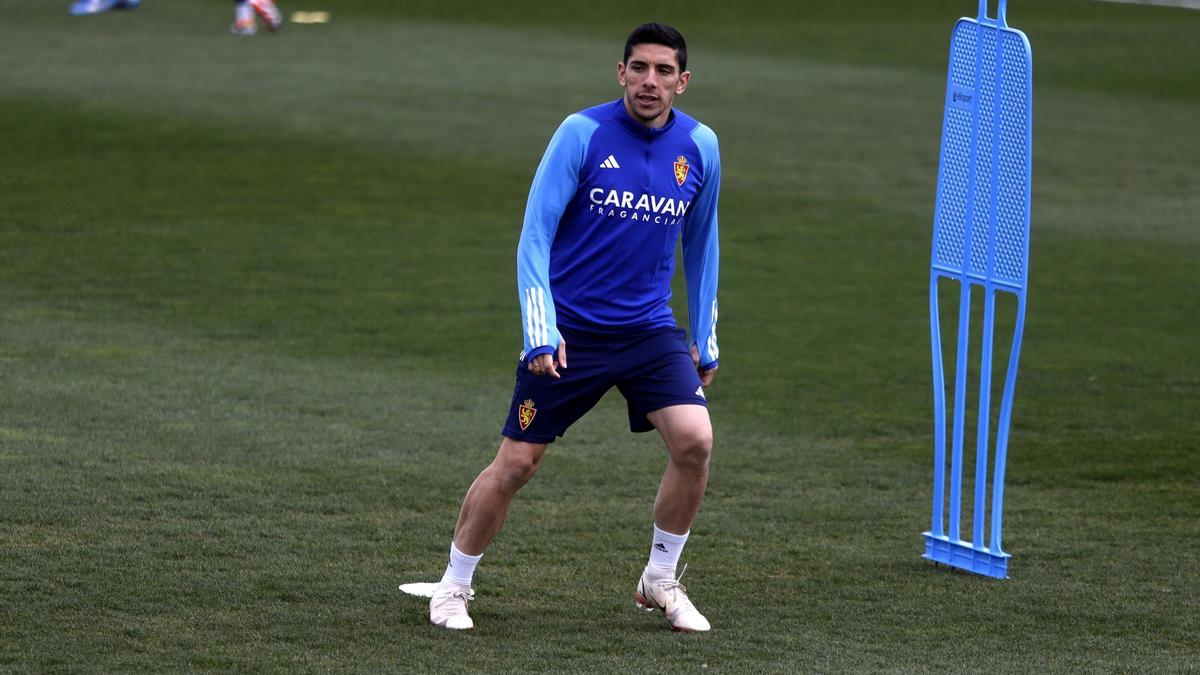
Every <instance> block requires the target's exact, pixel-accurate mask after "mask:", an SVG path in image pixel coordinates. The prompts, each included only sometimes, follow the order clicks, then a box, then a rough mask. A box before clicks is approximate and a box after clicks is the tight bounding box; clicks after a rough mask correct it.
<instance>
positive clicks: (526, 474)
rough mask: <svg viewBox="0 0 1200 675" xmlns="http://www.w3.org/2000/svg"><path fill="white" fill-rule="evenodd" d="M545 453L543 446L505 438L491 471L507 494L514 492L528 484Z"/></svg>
mask: <svg viewBox="0 0 1200 675" xmlns="http://www.w3.org/2000/svg"><path fill="white" fill-rule="evenodd" d="M545 452H546V446H545V444H538V443H526V442H524V441H515V440H513V439H511V438H505V439H504V441H503V442H502V443H501V444H500V452H498V453H497V454H496V459H495V461H493V462H492V467H493V469H494V470H495V471H496V472H497V474H498V475H497V478H498V480H499V481H500V485H501V486H502V488H503V489H504V490H506V491H508V492H516V491H517V490H519V489H521V486H523V485H525V484H526V483H528V482H529V479H531V478H533V475H534V474H535V473H537V470H538V466H540V465H541V463H542V455H543V454H545Z"/></svg>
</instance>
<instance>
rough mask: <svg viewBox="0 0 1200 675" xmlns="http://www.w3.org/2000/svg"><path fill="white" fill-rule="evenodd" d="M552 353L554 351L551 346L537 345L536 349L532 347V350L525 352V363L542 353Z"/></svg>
mask: <svg viewBox="0 0 1200 675" xmlns="http://www.w3.org/2000/svg"><path fill="white" fill-rule="evenodd" d="M553 353H554V347H551V346H550V345H543V346H541V347H538V348H537V349H534V350H532V351H530V352H528V353H526V354H525V363H529V362H530V361H532V360H534V359H535V358H537V357H539V356H541V355H542V354H553Z"/></svg>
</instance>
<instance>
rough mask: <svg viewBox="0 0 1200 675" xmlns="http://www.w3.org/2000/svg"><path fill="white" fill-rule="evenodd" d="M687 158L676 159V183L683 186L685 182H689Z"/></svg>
mask: <svg viewBox="0 0 1200 675" xmlns="http://www.w3.org/2000/svg"><path fill="white" fill-rule="evenodd" d="M689 168H690V167H688V163H687V157H684V156H683V155H680V156H678V157H676V158H675V182H676V183H678V184H680V185H683V181H685V180H687V175H688V169H689Z"/></svg>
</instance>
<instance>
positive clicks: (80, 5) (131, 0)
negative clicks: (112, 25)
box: [71, 0, 142, 16]
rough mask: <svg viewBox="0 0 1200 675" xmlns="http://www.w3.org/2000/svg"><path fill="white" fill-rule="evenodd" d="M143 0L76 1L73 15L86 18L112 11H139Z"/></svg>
mask: <svg viewBox="0 0 1200 675" xmlns="http://www.w3.org/2000/svg"><path fill="white" fill-rule="evenodd" d="M140 4H142V0H75V2H73V3H71V14H74V15H75V16H84V15H86V14H100V13H102V12H107V11H108V10H110V9H137V8H138V5H140Z"/></svg>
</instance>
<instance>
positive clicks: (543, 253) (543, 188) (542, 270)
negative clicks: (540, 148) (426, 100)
mask: <svg viewBox="0 0 1200 675" xmlns="http://www.w3.org/2000/svg"><path fill="white" fill-rule="evenodd" d="M596 127H597V123H596V122H595V121H593V120H591V119H589V118H587V117H584V116H583V115H578V114H576V115H571V116H569V117H567V119H565V120H563V123H562V124H561V125H559V127H558V131H555V132H554V136H553V137H552V138H551V139H550V146H549V147H547V148H546V154H545V155H543V156H542V162H541V164H539V165H538V168H537V173H535V174H534V176H533V185H531V186H530V188H529V201H528V202H526V204H525V223H524V224H523V225H522V227H521V242H520V243H519V244H518V245H517V293H518V295H519V297H520V301H521V325H522V329H523V330H524V332H525V342H524V347H523V353H524V355H525V359H526V360H528V359H532V358H533V357H534V356H537V355H538V354H545V353H548V352H553V351H554V350H555V349H557V348H558V343H559V341H560V340H561V339H562V337H561V336H560V335H559V332H558V326H557V324H556V319H555V313H554V294H553V293H552V292H551V288H550V247H551V245H552V244H553V243H554V234H555V233H556V232H557V231H558V221H559V220H560V219H561V218H562V215H563V211H564V210H566V208H567V204H568V203H570V201H571V198H572V197H574V196H575V192H576V190H577V189H578V187H579V168H580V166H581V165H582V164H583V157H584V155H585V154H586V153H587V145H588V141H589V140H590V139H591V136H592V133H593V132H594V131H595V130H596Z"/></svg>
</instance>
